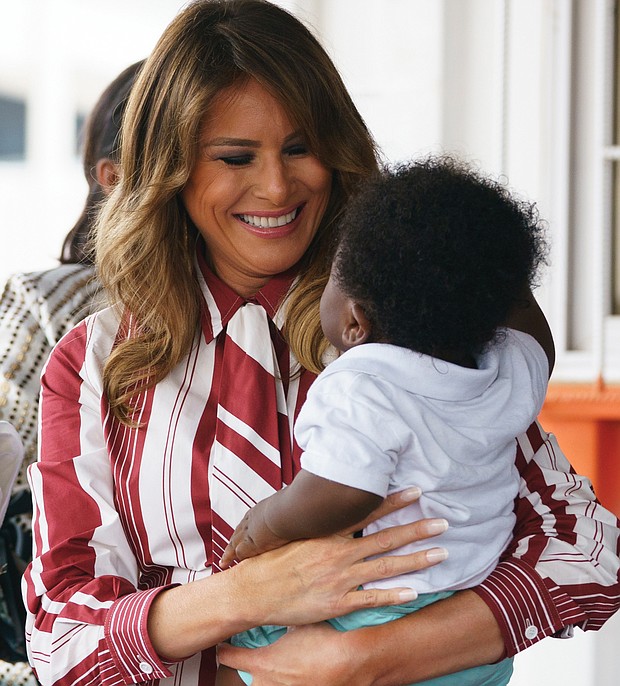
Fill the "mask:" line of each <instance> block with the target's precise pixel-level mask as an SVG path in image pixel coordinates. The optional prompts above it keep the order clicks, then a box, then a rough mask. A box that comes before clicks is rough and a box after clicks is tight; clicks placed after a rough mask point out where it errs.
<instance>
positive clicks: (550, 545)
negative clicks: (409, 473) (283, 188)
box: [24, 265, 620, 686]
mask: <svg viewBox="0 0 620 686" xmlns="http://www.w3.org/2000/svg"><path fill="white" fill-rule="evenodd" d="M199 279H200V281H201V286H202V290H203V295H204V301H205V302H204V308H203V317H202V326H201V331H200V332H199V335H197V338H196V344H195V346H194V347H193V348H192V350H191V352H190V354H189V355H188V356H187V358H186V359H185V360H184V361H183V362H182V363H181V364H180V365H178V366H177V367H176V368H175V369H174V370H173V372H172V373H171V374H169V376H168V377H167V378H166V379H164V380H163V381H162V382H160V383H159V384H158V385H157V386H156V387H155V388H153V389H150V390H148V391H146V392H144V393H143V394H142V395H141V396H140V398H139V411H140V417H139V420H140V422H141V424H142V426H141V428H140V429H130V428H127V427H125V426H123V425H121V424H119V423H118V422H117V421H116V420H114V419H113V418H112V417H111V416H110V415H109V413H108V408H107V403H106V399H105V397H104V395H103V391H102V378H101V372H102V368H103V363H104V361H105V359H106V357H107V356H108V354H109V352H110V350H111V349H112V347H113V345H114V343H115V341H116V340H117V338H118V336H119V330H120V328H119V327H120V325H119V320H118V318H117V316H116V315H115V313H114V312H113V311H112V310H104V311H103V312H100V313H98V314H95V315H93V316H91V317H90V318H88V319H87V320H86V321H85V322H83V323H81V324H80V325H78V326H77V327H76V328H75V329H73V330H72V331H71V332H70V333H69V334H67V335H66V336H65V337H64V338H63V339H62V340H61V342H60V343H59V344H58V346H57V347H56V348H55V350H54V352H53V353H52V355H51V357H50V360H49V361H48V363H47V365H46V368H45V371H44V374H43V377H42V399H41V413H40V431H41V437H40V459H39V462H38V463H37V464H35V465H33V466H32V467H31V469H30V474H29V478H30V482H31V487H32V493H33V498H34V512H35V517H34V527H33V528H34V539H35V540H34V559H33V562H32V564H31V565H30V566H29V568H28V569H27V571H26V574H25V577H24V593H25V597H26V603H27V611H28V621H27V636H26V638H27V642H28V645H29V655H30V661H31V663H32V665H33V667H34V669H35V671H36V673H37V675H38V678H39V680H40V681H41V683H42V684H43V685H44V686H49V685H52V684H56V685H58V686H61V685H62V686H68V685H69V684H71V685H73V686H78V685H79V686H86V685H87V684H102V685H104V686H112V685H113V684H119V685H120V684H130V683H146V684H157V683H161V684H175V685H177V686H189V685H191V686H207V685H210V684H212V683H213V674H214V661H213V652H212V651H205V652H203V653H202V654H198V655H195V656H193V657H191V658H189V659H187V660H185V661H183V662H180V663H176V664H164V663H163V662H162V661H161V660H160V659H159V657H158V656H157V655H156V653H155V652H154V650H153V647H152V645H151V643H150V641H149V638H148V634H147V631H146V618H147V614H148V610H149V607H150V604H151V602H152V600H153V598H154V596H155V595H156V594H157V593H158V592H160V590H161V589H162V587H165V586H167V585H169V584H173V583H187V582H189V581H193V580H195V579H198V578H201V577H204V576H207V575H209V574H210V573H211V565H212V563H213V562H215V563H217V558H218V552H219V549H220V546H221V543H222V541H221V540H220V539H226V537H227V536H228V535H229V534H230V531H231V527H234V525H235V523H236V522H235V521H234V519H233V521H229V522H224V521H221V520H220V519H219V518H218V517H217V516H216V515H213V516H212V503H211V498H212V496H213V497H215V494H214V493H210V488H209V486H208V484H209V485H210V487H211V491H213V490H214V488H215V486H217V488H220V489H223V493H224V498H225V499H226V498H231V499H234V500H235V502H236V501H237V500H239V499H240V498H241V497H245V495H244V494H241V490H242V489H239V488H236V486H235V484H234V483H232V482H234V481H235V478H233V479H232V480H228V475H227V474H225V473H223V472H222V473H221V474H220V473H219V471H218V470H219V468H218V467H217V460H216V457H217V451H218V450H219V451H224V452H226V451H230V450H232V449H233V448H232V447H231V446H232V444H230V445H229V444H228V442H227V441H228V438H227V436H226V434H227V432H228V430H229V429H231V431H233V430H234V431H236V435H237V438H238V437H239V436H240V435H241V436H242V440H244V441H245V442H246V446H249V447H250V450H249V451H248V452H250V453H251V452H252V449H256V453H257V456H256V459H257V460H264V457H265V455H266V456H267V457H268V458H269V460H270V465H272V466H273V465H275V467H273V469H274V470H275V471H274V474H273V478H270V479H267V481H270V483H269V484H267V482H265V483H262V482H261V484H258V490H259V491H260V489H261V488H262V489H263V490H266V491H268V490H269V489H271V488H273V487H278V484H277V482H278V480H279V479H280V480H281V481H283V482H285V483H286V482H288V481H290V479H291V478H292V475H293V473H294V472H295V471H296V470H297V469H298V465H299V449H298V448H297V447H296V446H294V445H293V444H292V443H290V441H292V424H293V421H294V418H295V417H296V415H297V412H298V410H299V407H300V406H301V404H302V403H303V400H304V398H305V395H306V392H307V389H308V387H309V385H310V383H311V382H312V380H313V378H314V377H313V376H312V375H311V374H309V373H308V372H303V373H302V374H301V375H293V379H292V380H290V381H289V380H288V379H289V376H290V369H291V365H292V364H294V360H292V358H291V356H290V352H289V351H288V349H287V347H286V345H285V344H284V342H283V339H282V338H281V336H280V334H279V332H278V326H279V325H281V321H280V319H279V313H278V312H277V305H278V303H279V302H280V301H281V299H282V297H283V295H284V293H285V292H286V290H287V289H288V287H289V286H290V282H291V278H290V277H289V276H282V277H276V278H274V279H272V280H271V281H270V282H269V283H268V284H267V286H266V287H265V288H264V289H263V290H262V291H261V292H260V293H259V294H258V295H257V296H256V299H255V300H254V301H253V302H252V303H250V304H249V305H248V304H246V302H245V301H244V300H243V299H241V298H240V297H239V296H237V295H236V294H235V293H233V292H232V291H231V290H230V289H228V287H227V286H225V285H224V284H223V283H221V282H220V281H219V280H218V279H217V278H216V277H214V276H213V275H212V274H210V273H209V272H208V270H207V269H206V268H205V267H204V265H201V269H200V273H199ZM257 306H260V307H262V308H264V310H265V311H266V312H267V315H268V317H269V318H270V320H271V322H272V323H269V331H270V334H271V335H270V337H269V338H270V341H271V346H270V350H271V354H270V355H269V353H268V351H267V353H266V352H265V345H264V344H265V341H264V340H262V341H259V340H258V339H259V338H261V336H260V334H259V333H258V332H257V331H254V330H252V326H254V325H253V324H251V323H250V324H249V325H248V326H249V327H250V330H246V331H245V333H244V334H243V335H240V336H238V337H236V338H235V339H234V340H233V341H232V346H233V348H234V349H235V350H237V351H238V352H240V353H241V354H243V355H246V356H247V358H248V360H249V361H250V363H252V364H254V367H255V369H256V371H255V373H256V374H257V375H259V378H260V375H261V374H264V371H265V364H266V363H265V364H264V363H263V361H261V360H263V358H264V356H265V355H266V354H267V357H269V356H270V357H271V358H273V362H274V365H275V367H276V372H277V373H276V376H278V374H280V379H279V382H280V384H281V385H280V386H279V387H278V391H277V399H276V400H273V399H272V397H271V396H272V393H271V391H269V393H267V391H265V392H264V395H265V397H256V396H255V395H253V396H252V397H251V398H247V397H243V395H241V396H240V397H238V398H237V405H238V406H237V407H235V408H234V410H232V411H230V412H229V411H228V410H227V409H226V408H223V407H222V402H221V398H220V395H221V394H222V393H223V392H224V391H223V390H222V389H226V387H227V386H228V385H229V380H230V378H231V375H232V374H233V373H235V368H233V367H230V364H231V363H229V362H226V358H225V347H226V345H229V346H230V345H231V342H230V341H229V340H228V341H227V340H226V339H229V338H230V332H229V331H227V328H229V323H230V322H231V320H232V319H233V317H235V315H236V314H238V313H240V312H242V313H244V311H246V309H247V312H252V311H253V312H255V313H256V312H258V307H257ZM251 308H256V309H255V310H252V309H251ZM248 321H250V322H252V321H254V320H252V319H251V318H250V319H249V320H248ZM261 343H262V344H261ZM268 348H269V346H268ZM226 354H228V353H226ZM257 362H258V364H256V363H257ZM254 367H252V365H250V367H246V370H247V369H253V368H254ZM246 373H247V371H246ZM259 386H260V384H259ZM239 401H240V402H239ZM270 403H271V404H273V407H272V405H271V404H270ZM249 405H253V406H254V407H256V406H258V407H261V406H262V407H263V409H265V410H266V411H270V412H271V414H273V415H275V416H276V423H277V426H276V428H275V429H274V432H275V434H276V435H273V436H272V437H267V438H265V437H264V436H263V435H261V432H263V427H262V426H261V427H258V426H256V427H254V426H248V424H247V423H245V422H251V421H252V420H251V419H244V418H243V415H244V411H245V408H246V406H249ZM267 408H271V409H270V410H267ZM249 416H250V415H248V417H249ZM240 417H241V418H240ZM237 425H239V426H240V427H241V428H239V426H237ZM218 427H219V428H218ZM222 427H223V428H224V431H223V434H224V437H223V438H222V432H221V429H222ZM216 434H217V435H216ZM287 441H288V442H289V444H288V445H286V443H287ZM274 448H277V450H276V451H275V452H277V453H278V454H279V455H281V456H282V459H281V464H278V459H279V458H277V456H274V455H273V454H271V453H273V452H274V450H273V449H274ZM259 453H260V454H259ZM233 458H234V459H237V458H236V456H233ZM250 459H254V458H250ZM272 463H273V464H272ZM214 465H215V466H214ZM517 466H518V469H519V472H520V474H521V476H522V481H521V489H520V495H519V498H518V502H517V506H516V512H517V525H516V529H515V538H514V540H513V542H512V544H511V547H510V550H509V551H508V552H507V554H506V555H505V556H504V558H503V560H502V561H501V562H500V564H499V566H498V567H497V569H496V570H495V571H494V572H493V573H492V574H491V575H490V576H489V577H488V579H487V580H486V581H485V582H484V584H483V585H482V586H480V587H478V588H476V589H475V590H476V591H477V592H478V593H479V594H480V595H481V597H482V598H483V599H484V600H485V601H486V602H487V604H488V605H489V606H490V608H491V609H492V611H493V613H494V615H495V616H496V618H497V619H498V621H499V623H500V626H501V628H502V631H503V634H504V637H505V641H506V649H507V652H508V654H509V655H513V654H514V653H516V652H518V651H519V650H521V649H523V648H525V647H527V646H529V645H532V644H533V643H535V642H537V641H538V640H540V639H541V638H543V637H545V636H549V635H552V634H558V633H559V632H562V631H564V632H565V633H566V628H567V627H570V626H571V625H577V624H578V625H580V626H582V628H586V629H597V628H599V627H600V626H601V625H602V624H603V623H604V621H605V620H606V619H607V618H608V617H609V616H610V615H611V614H612V613H613V612H614V611H615V610H616V609H617V607H618V605H619V602H620V583H619V567H620V561H619V558H618V553H619V549H618V546H619V530H618V522H617V520H616V519H615V517H614V516H613V515H612V514H610V513H609V512H608V511H606V510H605V509H604V508H602V507H601V506H600V505H599V504H597V503H596V501H595V499H594V495H593V493H592V490H591V488H590V485H589V483H588V481H587V480H585V479H583V478H581V477H578V476H576V475H574V474H573V473H572V472H571V469H570V465H569V464H568V462H567V461H566V459H565V458H564V456H563V455H562V452H561V451H560V449H559V447H558V445H557V443H556V441H555V439H554V438H553V437H552V436H548V435H547V434H546V433H545V432H544V431H542V429H541V428H540V427H539V426H538V425H533V426H532V427H531V428H530V429H529V431H528V432H527V434H526V435H523V436H520V437H519V438H518V449H517ZM241 467H242V468H243V465H241ZM252 469H253V467H252ZM246 471H247V469H246ZM229 481H230V483H229ZM216 482H217V483H216ZM214 484H215V486H214ZM218 497H219V496H218ZM249 498H250V502H249V503H248V504H252V502H251V501H252V499H253V498H252V496H249ZM224 502H225V503H226V502H227V501H226V500H225V501H224ZM235 507H236V505H235ZM215 509H216V508H215V507H213V510H215ZM233 509H234V508H233ZM212 525H213V526H212Z"/></svg>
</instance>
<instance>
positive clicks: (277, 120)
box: [181, 80, 332, 297]
mask: <svg viewBox="0 0 620 686" xmlns="http://www.w3.org/2000/svg"><path fill="white" fill-rule="evenodd" d="M199 146H200V149H199V152H198V158H197V161H196V165H195V167H194V169H193V170H192V172H191V174H190V177H189V180H188V182H187V184H186V186H185V188H184V189H183V191H182V194H181V197H182V200H183V203H184V205H185V207H186V209H187V211H188V213H189V215H190V217H191V219H192V221H193V222H194V224H195V225H196V227H197V228H198V230H199V231H200V233H201V234H202V236H203V238H204V240H205V242H206V244H207V248H208V252H209V255H210V258H211V263H212V266H213V268H214V270H215V272H216V274H217V275H218V276H219V277H220V278H221V279H222V280H223V281H225V282H226V283H227V284H228V285H229V286H230V287H231V288H233V289H234V290H235V291H236V292H237V293H239V294H240V295H242V296H244V297H250V296H252V295H253V294H254V293H256V291H257V290H258V289H260V288H261V287H262V286H263V285H264V284H265V283H266V282H267V281H268V280H269V279H270V278H271V277H272V276H274V275H275V274H279V273H280V272H283V271H286V270H287V269H289V268H290V267H292V266H293V265H295V264H296V263H297V262H298V261H299V260H300V259H301V257H302V256H303V254H304V253H305V252H306V250H307V248H308V246H309V245H310V243H311V242H312V239H313V238H314V235H315V234H316V231H317V229H318V226H319V223H320V221H321V219H322V217H323V214H324V212H325V208H326V206H327V203H328V200H329V195H330V189H331V182H332V172H331V170H330V169H327V168H326V167H325V166H324V165H323V164H322V163H321V162H319V160H318V159H317V158H316V157H315V156H314V155H313V154H312V153H310V152H309V151H308V148H307V147H306V142H305V140H304V138H303V136H302V135H301V133H300V132H299V131H298V130H297V129H296V128H295V125H294V124H293V123H291V122H290V121H289V119H288V117H287V115H286V113H285V112H284V110H283V108H282V106H281V105H280V103H279V102H278V101H277V100H276V99H274V98H273V97H272V96H271V95H270V94H269V93H268V92H267V91H266V90H265V89H264V88H263V87H262V86H261V85H259V84H258V83H257V82H256V81H253V80H250V81H248V82H247V83H246V84H244V85H242V86H237V87H233V88H230V89H228V90H226V91H223V92H222V93H220V94H219V95H218V97H217V98H216V99H215V101H214V102H213V105H212V107H211V108H210V110H209V113H208V115H207V116H206V117H205V119H204V121H203V123H202V127H201V131H200V139H199Z"/></svg>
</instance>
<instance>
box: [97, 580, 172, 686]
mask: <svg viewBox="0 0 620 686" xmlns="http://www.w3.org/2000/svg"><path fill="white" fill-rule="evenodd" d="M173 585H176V584H173ZM173 585H169V586H161V587H159V588H153V589H149V590H147V591H138V592H136V593H131V594H129V595H126V596H123V597H122V598H119V599H118V600H116V601H114V603H113V604H112V607H111V608H110V610H109V612H108V615H107V618H106V622H105V627H104V636H105V643H106V645H107V649H108V650H109V655H110V657H111V659H112V661H113V662H114V665H115V666H116V669H117V670H118V673H120V675H121V677H122V679H123V681H124V682H125V683H126V684H139V683H143V682H145V681H150V680H152V679H164V678H166V677H169V676H172V672H170V670H169V669H168V668H167V667H166V666H165V664H164V663H163V662H162V660H161V659H160V658H159V656H158V655H157V653H156V652H155V650H154V649H153V645H152V643H151V640H150V638H149V635H148V631H147V618H148V615H149V610H150V607H151V604H152V602H153V600H155V598H156V596H157V595H159V593H161V592H162V591H165V590H166V589H168V588H172V586H173ZM168 664H171V663H168Z"/></svg>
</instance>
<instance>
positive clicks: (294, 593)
mask: <svg viewBox="0 0 620 686" xmlns="http://www.w3.org/2000/svg"><path fill="white" fill-rule="evenodd" d="M418 497H419V491H417V489H410V490H408V491H404V492H402V493H400V494H395V495H393V496H390V497H389V498H387V499H386V500H385V501H384V503H383V504H382V505H381V506H380V507H379V508H378V509H377V511H376V512H375V513H374V516H375V517H379V516H383V515H385V514H388V513H389V512H392V511H394V510H396V509H399V508H401V507H405V506H406V505H408V504H410V503H411V502H413V501H414V500H416V499H417V498H418ZM446 526H447V524H446V522H445V520H437V519H431V520H421V521H419V522H413V523H411V524H405V525H403V526H395V527H391V528H389V529H385V530H384V531H380V532H378V533H376V534H372V535H371V536H365V537H363V538H352V537H350V534H351V532H345V533H344V534H343V535H333V536H327V537H324V538H317V539H311V540H306V541H296V542H294V543H289V544H287V545H285V546H283V547H282V548H278V549H277V550H271V551H269V552H267V553H263V554H261V555H258V556H257V557H252V558H249V559H247V560H244V561H242V562H240V563H239V564H238V565H236V566H235V567H233V568H232V569H229V570H226V571H224V572H221V573H219V574H215V575H213V576H210V577H207V578H204V579H201V580H199V581H195V582H193V583H190V584H184V585H182V586H178V587H175V588H171V589H167V590H165V591H163V592H162V593H160V594H159V595H158V596H157V598H156V599H155V600H154V601H153V605H152V607H151V611H150V612H149V620H148V631H149V635H150V637H151V640H152V643H153V647H154V648H155V650H156V652H157V653H158V654H159V655H162V656H165V657H166V658H168V659H170V660H174V659H180V658H184V657H186V656H187V655H191V654H193V653H195V652H198V651H199V650H203V649H205V648H207V647H209V646H211V645H214V644H216V643H219V642H220V641H222V640H224V639H226V638H228V637H229V636H231V635H232V634H235V633H239V632H240V631H244V630H245V629H249V628H251V627H254V626H259V625H261V624H280V625H284V626H294V625H301V624H312V623H314V622H319V621H322V620H324V619H327V618H330V617H337V616H340V615H343V614H346V613H347V612H352V611H353V610H358V609H361V608H368V607H378V606H381V605H394V604H398V603H403V602H408V601H409V600H412V599H413V598H415V597H416V592H415V591H414V590H413V589H410V588H392V589H369V590H358V588H359V586H361V585H362V584H365V583H367V582H369V581H375V580H377V579H385V578H388V577H392V576H397V575H398V574H403V573H405V572H411V571H417V570H420V569H425V568H427V567H431V566H432V565H435V564H437V563H438V562H441V561H442V560H443V559H445V557H446V552H445V551H444V550H443V549H442V548H431V549H429V550H426V551H419V552H415V553H410V554H408V555H390V556H383V557H376V558H374V559H367V558H369V557H371V556H376V555H379V556H380V555H381V554H382V553H386V552H389V551H391V550H395V549H396V548H400V547H401V546H403V545H405V544H407V543H411V542H413V541H420V540H424V539H426V538H430V537H432V536H436V535H438V534H440V533H442V532H443V531H445V529H446ZM356 528H357V527H356Z"/></svg>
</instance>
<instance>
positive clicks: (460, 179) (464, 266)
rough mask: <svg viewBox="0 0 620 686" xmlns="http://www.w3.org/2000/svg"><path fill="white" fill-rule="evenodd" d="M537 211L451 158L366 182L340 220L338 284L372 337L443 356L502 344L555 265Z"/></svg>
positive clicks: (404, 167) (418, 163) (415, 164)
mask: <svg viewBox="0 0 620 686" xmlns="http://www.w3.org/2000/svg"><path fill="white" fill-rule="evenodd" d="M546 254H547V251H546V243H545V240H544V225H543V222H542V221H541V220H540V219H539V216H538V211H537V209H536V206H535V205H534V204H532V203H528V202H525V201H522V200H518V199H516V198H514V197H512V196H511V195H510V193H509V192H508V190H507V189H506V187H505V186H504V185H502V184H500V183H498V182H496V181H493V180H491V179H489V178H485V177H483V176H481V175H480V174H479V173H478V172H476V171H474V170H473V169H471V168H470V167H468V166H467V165H465V164H464V163H463V162H459V161H458V160H456V159H454V158H452V157H448V156H438V157H428V158H426V159H424V160H421V161H416V162H412V163H410V164H406V165H402V166H397V167H395V168H393V169H386V170H384V171H383V172H382V173H381V174H380V175H378V176H377V177H376V178H373V179H371V180H370V181H367V182H365V183H364V184H363V185H362V186H361V187H360V189H359V192H358V193H357V194H356V195H355V197H354V198H353V199H352V200H351V201H350V204H349V205H348V207H347V210H346V212H345V214H344V216H343V218H342V221H341V224H340V234H339V243H338V248H337V252H336V257H335V265H334V272H335V278H336V279H337V282H338V283H339V285H340V287H341V288H342V290H343V291H344V292H345V293H346V294H347V295H348V296H350V297H351V298H353V299H354V300H356V301H357V302H359V303H360V305H362V307H363V308H364V310H365V312H366V314H367V316H368V317H369V318H370V320H371V322H372V324H373V332H374V336H373V340H380V341H382V342H387V343H393V344H394V345H400V346H403V347H407V348H410V349H412V350H415V351H418V352H421V353H426V354H428V355H434V356H438V357H442V355H443V354H445V353H446V352H449V353H450V354H455V353H456V354H459V355H462V354H466V355H472V354H477V353H479V352H481V351H482V350H483V349H484V348H485V345H486V344H487V343H488V342H490V341H492V340H493V339H494V338H495V335H496V330H497V327H498V326H500V325H501V324H502V323H504V322H505V320H506V317H507V315H508V313H509V312H510V310H511V309H512V307H513V306H514V305H515V304H516V303H517V302H518V300H519V298H520V297H523V295H524V293H525V289H526V288H527V287H528V286H529V287H533V286H534V285H535V284H534V279H535V275H536V271H537V269H538V267H539V266H540V265H541V263H545V261H546Z"/></svg>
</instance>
